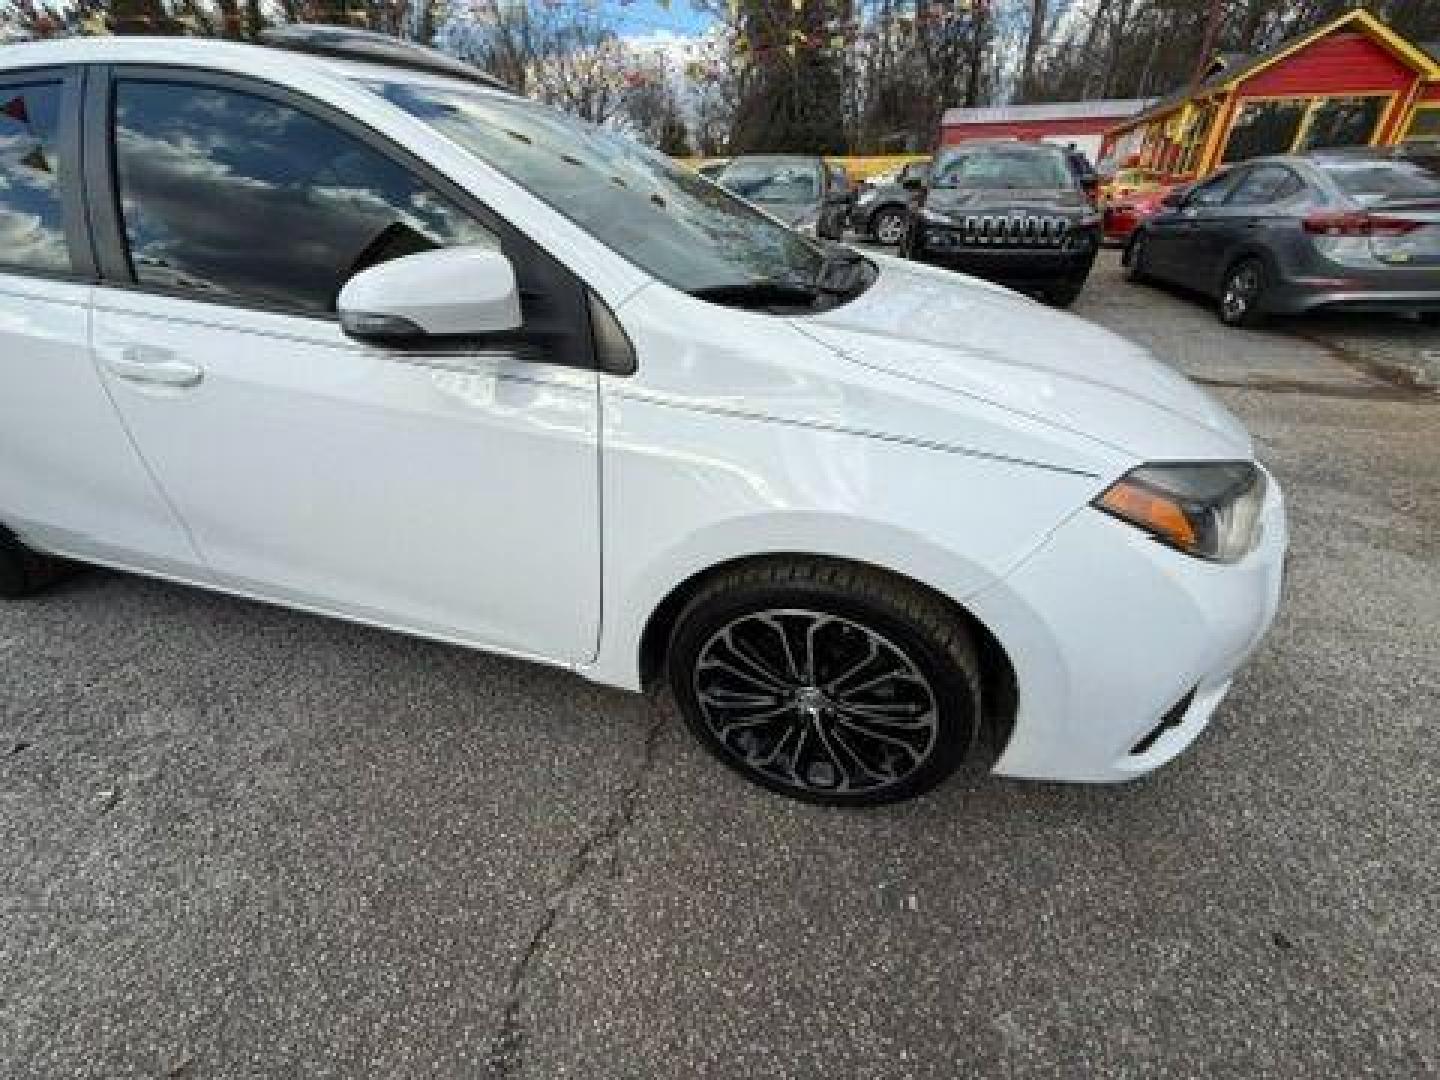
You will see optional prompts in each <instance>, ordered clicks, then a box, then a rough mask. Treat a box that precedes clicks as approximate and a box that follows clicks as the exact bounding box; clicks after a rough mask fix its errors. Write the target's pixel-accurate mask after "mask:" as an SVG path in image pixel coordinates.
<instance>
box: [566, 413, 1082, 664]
mask: <svg viewBox="0 0 1440 1080" xmlns="http://www.w3.org/2000/svg"><path fill="white" fill-rule="evenodd" d="M606 416H607V419H606V424H605V432H606V433H605V436H604V439H605V441H604V450H603V453H602V466H601V471H602V493H603V495H602V497H603V505H604V541H603V550H604V571H603V586H602V587H603V596H604V599H603V618H602V629H601V635H600V641H599V643H598V647H597V654H596V658H595V662H594V663H593V664H591V665H589V666H587V667H584V668H582V669H581V670H582V671H583V673H584V674H586V675H588V676H590V677H591V678H594V679H596V680H597V681H600V682H605V683H610V684H613V685H616V686H621V687H625V688H628V689H639V688H640V681H641V676H640V648H641V640H642V636H643V634H644V630H645V627H646V624H647V623H648V622H649V620H650V617H651V616H652V614H654V612H655V611H656V609H657V608H659V606H660V605H661V603H662V602H663V601H664V600H665V598H666V597H667V596H669V595H670V594H671V592H672V591H673V590H675V589H676V588H677V587H679V586H681V585H682V584H684V583H685V582H687V581H689V580H690V579H692V578H693V577H694V576H695V575H697V574H701V573H704V572H705V571H707V570H710V569H712V568H714V567H716V566H719V565H721V564H723V563H727V562H731V561H734V560H736V559H742V558H748V557H752V556H756V555H764V554H781V553H786V554H814V555H824V556H831V557H834V558H840V559H848V560H852V561H857V562H863V563H869V564H872V565H875V566H879V567H883V568H885V569H887V570H890V571H892V572H895V573H899V574H903V575H905V576H907V577H910V578H913V579H915V580H918V581H920V582H921V583H923V584H925V585H928V586H929V587H931V588H933V589H935V590H937V591H938V592H940V593H942V594H943V595H945V596H948V597H951V598H953V599H954V600H956V601H959V602H962V603H963V602H964V600H965V599H966V597H968V596H970V595H972V594H974V593H976V592H979V591H980V590H982V589H984V588H985V587H987V586H988V585H990V584H992V583H993V582H995V581H997V580H999V579H1000V578H1002V577H1004V575H1005V574H1006V573H1007V572H1008V571H1009V570H1010V569H1011V568H1012V567H1014V566H1015V565H1017V564H1018V563H1019V562H1020V561H1021V560H1022V559H1024V558H1025V557H1026V556H1027V555H1028V554H1030V553H1031V552H1032V551H1034V550H1035V549H1036V548H1037V547H1038V546H1039V545H1040V544H1042V543H1043V542H1044V540H1045V539H1046V538H1047V537H1048V536H1049V535H1050V534H1051V533H1052V532H1053V531H1054V530H1055V529H1056V528H1057V527H1058V526H1059V525H1060V524H1061V523H1062V522H1063V521H1065V520H1066V519H1067V518H1069V517H1070V516H1071V515H1073V514H1074V513H1075V511H1076V510H1077V509H1078V508H1079V507H1082V506H1084V505H1085V504H1086V502H1087V501H1088V500H1089V499H1090V498H1091V497H1092V496H1093V495H1094V494H1095V492H1096V490H1097V486H1098V484H1099V481H1098V480H1097V478H1096V477H1093V476H1087V475H1081V474H1076V473H1069V472H1062V471H1057V470H1053V469H1048V468H1044V467H1040V466H1035V465H1030V464H1025V463H1020V462H1015V461H1009V460H997V459H994V458H988V457H982V456H977V455H972V454H966V453H963V452H958V451H952V450H946V449H940V448H936V447H933V446H921V445H913V444H908V443H903V442H897V441H894V440H888V439H880V438H875V437H870V436H865V435H860V434H855V433H851V432H845V431H816V430H814V429H811V428H808V427H804V426H800V425H796V424H791V423H785V422H783V421H774V420H769V419H762V418H757V417H749V416H735V415H730V414H716V413H711V412H706V411H700V410H689V409H677V408H675V407H673V406H671V405H667V404H663V403H659V402H647V401H644V400H637V399H633V398H631V399H627V400H625V401H624V402H623V407H618V408H607V409H606Z"/></svg>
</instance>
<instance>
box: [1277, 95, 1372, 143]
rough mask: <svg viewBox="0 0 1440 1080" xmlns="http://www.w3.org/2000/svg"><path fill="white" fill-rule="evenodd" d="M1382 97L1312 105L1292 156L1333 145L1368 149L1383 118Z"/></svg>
mask: <svg viewBox="0 0 1440 1080" xmlns="http://www.w3.org/2000/svg"><path fill="white" fill-rule="evenodd" d="M1388 100H1389V99H1387V98H1383V97H1375V96H1373V95H1372V96H1370V97H1342V98H1326V99H1323V100H1320V101H1317V102H1316V103H1315V106H1314V108H1312V109H1311V111H1310V122H1309V123H1308V124H1307V125H1306V126H1305V131H1304V133H1303V134H1302V135H1301V136H1300V143H1299V145H1298V146H1296V147H1295V152H1296V153H1301V154H1303V153H1304V152H1305V151H1307V150H1324V149H1328V148H1330V147H1335V146H1369V145H1370V143H1371V142H1372V141H1373V140H1374V138H1375V128H1376V127H1378V126H1379V124H1380V117H1381V116H1382V115H1384V112H1385V104H1386V102H1387V101H1388Z"/></svg>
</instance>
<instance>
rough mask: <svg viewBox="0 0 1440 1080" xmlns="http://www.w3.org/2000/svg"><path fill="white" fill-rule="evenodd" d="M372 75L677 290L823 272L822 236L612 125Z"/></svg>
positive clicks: (379, 87) (400, 101)
mask: <svg viewBox="0 0 1440 1080" xmlns="http://www.w3.org/2000/svg"><path fill="white" fill-rule="evenodd" d="M367 85H369V86H370V87H371V89H373V90H375V91H376V92H377V93H379V94H380V95H382V96H383V97H385V98H386V99H388V100H389V101H391V102H393V103H394V104H396V105H398V106H400V108H402V109H404V110H405V111H406V112H408V113H410V114H411V115H413V116H416V117H418V118H420V119H421V120H424V121H425V122H426V123H428V124H430V125H431V126H433V127H435V128H437V129H438V130H439V131H441V132H442V133H443V134H445V135H446V136H448V137H449V138H450V139H452V140H453V141H454V142H456V143H458V144H459V145H460V146H462V147H464V148H465V149H466V150H469V151H470V152H471V153H473V154H475V155H476V156H477V157H479V158H481V159H482V160H484V161H485V162H486V163H487V164H489V165H491V166H493V167H494V168H495V169H498V170H499V171H500V172H501V173H503V174H505V175H506V176H507V177H509V178H510V179H511V180H513V181H514V182H515V183H517V184H519V185H520V186H521V187H523V188H525V189H526V190H527V191H529V192H530V193H531V194H533V195H535V196H536V197H537V198H539V199H541V200H543V201H544V202H546V203H548V204H549V205H550V206H552V207H554V208H555V209H556V210H557V211H559V212H560V213H561V214H564V215H565V216H566V217H567V218H569V219H570V220H571V221H573V222H575V224H577V225H579V226H580V227H581V228H582V229H584V230H586V231H587V232H589V233H590V234H591V235H592V236H594V237H595V238H596V239H598V240H599V241H600V242H601V243H603V244H605V245H606V246H608V247H610V248H611V249H613V250H614V251H615V252H617V253H618V254H620V255H622V256H624V257H625V258H627V259H629V260H630V261H631V262H633V263H635V264H636V265H637V266H639V267H640V268H641V269H643V270H645V271H646V272H647V273H650V274H652V275H654V276H655V277H657V278H659V279H660V280H661V281H664V282H666V283H667V284H669V285H672V286H674V287H675V288H677V289H683V290H685V291H686V292H706V291H719V290H727V289H729V290H735V289H743V288H747V287H752V286H754V285H756V284H757V283H765V284H767V285H782V286H788V285H794V286H806V287H809V286H811V285H813V284H814V282H815V281H816V279H817V278H818V277H819V275H820V273H821V269H822V267H823V265H824V261H825V259H824V254H823V253H822V251H821V250H820V248H819V247H818V246H817V245H815V244H813V243H811V242H810V241H809V240H806V239H805V238H804V237H803V236H801V235H800V234H799V233H797V232H794V231H793V230H791V229H788V228H786V227H785V226H783V225H781V224H779V223H778V222H777V221H775V220H774V219H772V218H770V217H769V216H767V215H766V214H763V213H761V212H760V211H758V210H756V209H754V208H753V207H751V206H749V205H747V204H746V203H744V202H742V201H741V200H740V199H737V198H735V197H734V196H733V195H730V194H729V193H727V192H726V191H724V190H722V189H721V188H719V187H717V186H716V185H714V184H712V183H710V182H709V181H707V180H705V179H703V178H701V177H700V176H697V175H696V174H695V173H693V172H691V171H690V170H689V169H687V168H685V167H683V166H681V165H678V164H676V163H674V162H672V161H670V159H669V158H666V157H664V156H662V155H660V154H658V153H655V152H653V151H651V150H647V149H646V148H644V147H642V146H640V145H639V144H638V143H635V142H632V141H631V140H629V139H626V138H624V137H622V136H620V135H616V134H614V133H613V132H609V131H605V130H603V129H601V128H598V127H595V126H593V125H590V124H586V123H583V122H581V121H579V120H575V119H573V118H571V117H568V116H565V115H564V114H563V113H560V112H558V111H556V110H554V109H550V108H548V107H546V106H543V105H538V104H536V103H534V102H530V101H526V100H524V99H523V98H517V97H512V96H510V95H506V94H500V93H495V92H489V91H482V90H469V89H466V88H463V87H459V86H453V87H452V86H447V85H441V84H433V83H431V84H420V83H408V82H378V83H377V82H371V83H368V84H367Z"/></svg>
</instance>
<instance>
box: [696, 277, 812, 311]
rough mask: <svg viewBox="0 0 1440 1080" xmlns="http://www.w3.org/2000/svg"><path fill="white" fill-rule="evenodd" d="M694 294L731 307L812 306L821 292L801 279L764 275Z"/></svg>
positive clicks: (699, 297)
mask: <svg viewBox="0 0 1440 1080" xmlns="http://www.w3.org/2000/svg"><path fill="white" fill-rule="evenodd" d="M690 295H691V296H694V297H696V298H698V299H700V300H709V301H710V302H711V303H712V304H726V305H728V306H730V307H762V308H763V307H795V306H802V307H810V306H811V305H813V304H814V303H815V301H816V300H817V299H819V297H820V291H819V290H818V289H816V288H815V287H814V286H811V285H804V284H801V283H800V282H797V281H784V280H779V279H769V278H761V279H758V280H755V281H740V282H736V283H735V284H733V285H710V286H707V287H705V288H703V289H691V290H690Z"/></svg>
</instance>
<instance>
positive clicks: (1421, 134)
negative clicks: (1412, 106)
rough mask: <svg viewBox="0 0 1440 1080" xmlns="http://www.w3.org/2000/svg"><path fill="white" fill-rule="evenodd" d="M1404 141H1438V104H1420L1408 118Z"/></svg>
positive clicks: (1439, 139)
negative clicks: (1408, 124)
mask: <svg viewBox="0 0 1440 1080" xmlns="http://www.w3.org/2000/svg"><path fill="white" fill-rule="evenodd" d="M1405 141H1406V142H1424V143H1440V105H1422V106H1421V107H1420V108H1419V109H1417V110H1416V112H1415V115H1414V116H1413V117H1411V118H1410V127H1409V129H1407V130H1406V132H1405Z"/></svg>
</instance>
